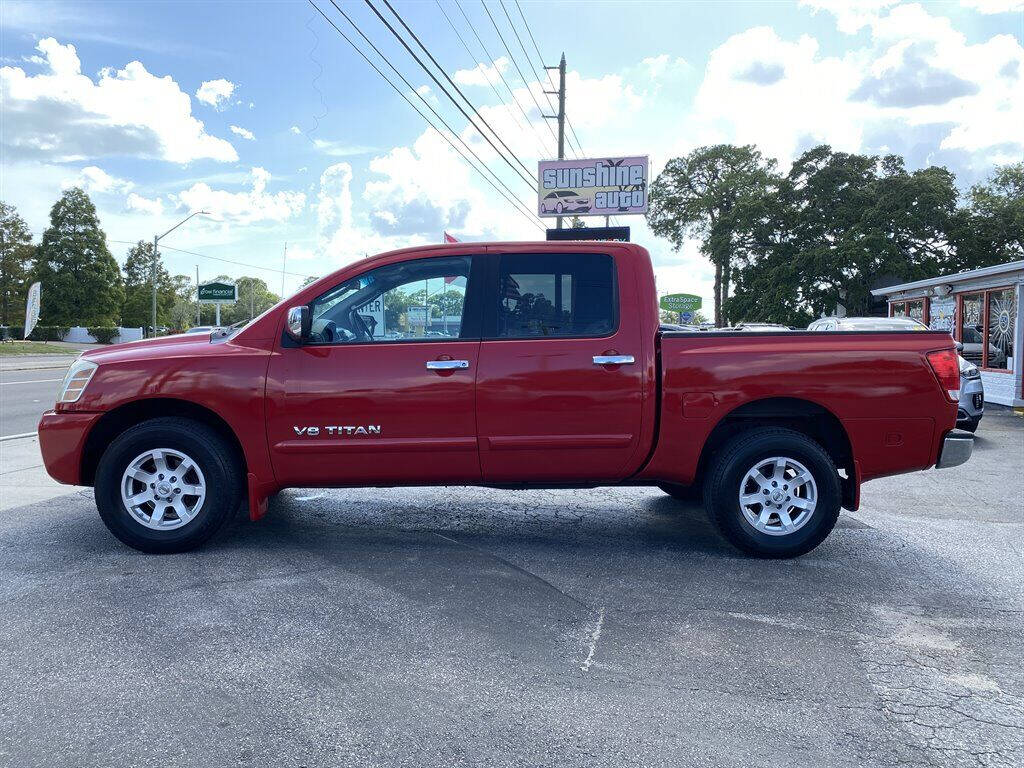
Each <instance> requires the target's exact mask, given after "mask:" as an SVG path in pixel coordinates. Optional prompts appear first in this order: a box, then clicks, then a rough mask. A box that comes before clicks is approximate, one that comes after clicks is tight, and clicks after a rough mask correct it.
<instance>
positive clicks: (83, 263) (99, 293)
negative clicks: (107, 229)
mask: <svg viewBox="0 0 1024 768" xmlns="http://www.w3.org/2000/svg"><path fill="white" fill-rule="evenodd" d="M33 276H34V277H35V279H37V280H40V281H42V283H43V293H42V308H41V312H40V317H41V318H42V319H43V320H45V321H47V322H49V323H62V324H80V325H117V324H118V321H119V320H120V315H121V305H122V304H123V302H124V288H123V287H122V280H121V271H120V270H119V269H118V266H117V262H116V261H115V260H114V257H113V256H111V254H110V251H108V250H107V244H106V236H105V235H104V234H103V232H102V230H100V222H99V219H98V218H97V216H96V206H94V205H93V203H92V201H91V200H90V199H89V196H88V195H87V194H86V193H85V192H84V191H82V190H81V189H79V188H78V187H72V188H71V189H68V190H66V191H65V192H64V194H63V195H62V196H61V198H60V199H59V200H58V201H57V202H56V203H54V205H53V208H52V209H51V211H50V226H49V228H48V229H47V230H46V231H45V232H44V233H43V239H42V243H41V244H40V246H39V251H38V260H37V262H36V265H35V271H34V275H33Z"/></svg>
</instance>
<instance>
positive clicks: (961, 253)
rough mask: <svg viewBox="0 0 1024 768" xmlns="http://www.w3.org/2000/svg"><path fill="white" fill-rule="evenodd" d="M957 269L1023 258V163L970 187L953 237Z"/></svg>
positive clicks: (998, 170)
mask: <svg viewBox="0 0 1024 768" xmlns="http://www.w3.org/2000/svg"><path fill="white" fill-rule="evenodd" d="M953 238H954V241H955V243H956V251H957V260H958V267H959V269H976V268H978V267H985V266H989V265H991V264H1001V263H1003V262H1007V261H1016V260H1018V259H1024V162H1021V163H1015V164H1013V165H1004V166H1003V167H1001V168H997V169H996V171H995V172H994V173H993V174H992V175H991V176H990V177H989V179H988V181H987V182H986V183H984V184H978V185H976V186H974V187H972V188H971V191H970V194H969V195H968V196H967V205H966V206H965V207H963V208H961V209H960V210H959V211H958V212H957V219H956V226H955V228H954V234H953Z"/></svg>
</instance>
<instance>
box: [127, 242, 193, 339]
mask: <svg viewBox="0 0 1024 768" xmlns="http://www.w3.org/2000/svg"><path fill="white" fill-rule="evenodd" d="M180 280H185V281H186V282H188V278H186V277H184V276H178V277H175V278H171V276H170V274H168V272H167V270H166V269H165V268H164V265H163V260H162V259H161V258H159V256H158V258H157V263H156V317H157V325H167V324H168V322H169V320H170V313H171V308H172V307H173V306H174V302H175V301H177V299H178V295H179V281H180ZM121 324H122V325H123V326H125V327H126V328H139V327H142V328H148V327H149V326H150V325H152V324H153V243H150V242H145V241H143V240H139V242H137V243H136V244H135V245H133V246H132V248H131V250H130V251H128V256H127V258H126V259H125V262H124V304H123V305H122V308H121Z"/></svg>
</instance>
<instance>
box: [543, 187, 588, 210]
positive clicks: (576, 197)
mask: <svg viewBox="0 0 1024 768" xmlns="http://www.w3.org/2000/svg"><path fill="white" fill-rule="evenodd" d="M540 210H541V213H586V212H587V211H589V210H590V198H589V197H583V196H582V195H581V194H579V193H578V192H573V191H572V190H561V191H557V192H548V194H546V195H545V196H544V199H543V200H541V201H540Z"/></svg>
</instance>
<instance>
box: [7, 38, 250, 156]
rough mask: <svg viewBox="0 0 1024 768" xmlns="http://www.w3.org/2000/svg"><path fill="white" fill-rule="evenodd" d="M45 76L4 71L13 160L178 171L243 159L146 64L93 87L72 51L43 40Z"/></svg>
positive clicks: (103, 74) (107, 73)
mask: <svg viewBox="0 0 1024 768" xmlns="http://www.w3.org/2000/svg"><path fill="white" fill-rule="evenodd" d="M36 49H37V50H38V51H39V52H40V53H41V54H42V56H41V57H39V58H38V61H39V63H40V64H41V65H42V66H44V67H45V70H46V71H44V72H43V73H41V74H38V75H29V74H27V73H26V72H25V70H24V69H22V68H21V67H10V66H7V67H3V68H0V101H2V102H3V105H4V107H3V110H4V119H5V123H6V124H5V126H4V131H3V141H4V144H5V146H6V150H7V153H8V157H10V158H12V159H16V160H17V159H33V160H47V161H51V162H67V161H73V160H84V159H90V158H94V157H103V156H109V155H129V156H136V157H152V158H160V159H163V160H169V161H171V162H175V163H187V162H190V161H192V160H198V159H202V158H210V159H213V160H219V161H224V162H229V161H234V160H237V159H238V155H237V153H236V152H235V149H234V147H232V146H231V144H230V143H229V142H227V141H225V140H223V139H220V138H217V137H215V136H211V135H210V134H208V133H207V132H206V130H205V127H204V126H203V123H202V122H201V121H200V120H197V119H196V118H195V117H193V116H192V110H191V102H190V99H189V97H188V95H187V94H186V93H184V92H183V91H182V90H181V88H179V87H178V84H177V83H175V82H174V80H173V79H171V78H170V77H156V76H155V75H152V74H150V73H149V72H148V71H147V70H146V68H145V67H144V66H143V65H142V63H141V62H138V61H132V62H129V63H128V64H127V65H125V67H124V69H120V70H114V69H111V68H106V69H103V70H101V71H100V73H99V79H98V80H97V81H95V82H94V81H93V80H92V79H91V78H90V77H88V76H86V75H83V74H82V65H81V61H80V60H79V58H78V54H77V52H76V51H75V47H74V46H73V45H61V44H60V43H58V42H57V41H56V40H54V39H53V38H49V37H48V38H45V39H43V40H40V41H39V43H38V44H37V46H36Z"/></svg>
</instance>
